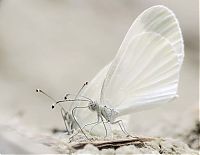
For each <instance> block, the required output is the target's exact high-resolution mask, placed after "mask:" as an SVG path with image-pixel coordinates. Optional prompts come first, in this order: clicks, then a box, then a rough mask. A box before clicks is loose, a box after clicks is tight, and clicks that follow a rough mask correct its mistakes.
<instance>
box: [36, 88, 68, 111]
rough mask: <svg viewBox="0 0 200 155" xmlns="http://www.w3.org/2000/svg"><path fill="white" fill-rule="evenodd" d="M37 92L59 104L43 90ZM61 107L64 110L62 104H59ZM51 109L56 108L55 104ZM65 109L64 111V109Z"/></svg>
mask: <svg viewBox="0 0 200 155" xmlns="http://www.w3.org/2000/svg"><path fill="white" fill-rule="evenodd" d="M36 92H37V93H42V94H43V95H45V96H46V97H48V98H49V99H51V100H52V101H53V102H56V103H57V101H56V100H55V99H54V98H53V97H51V96H49V95H48V94H47V93H45V92H44V91H42V90H41V89H36ZM59 106H60V107H61V108H63V107H62V106H61V105H60V104H59ZM51 108H52V109H53V108H54V104H52V106H51ZM63 109H64V108H63Z"/></svg>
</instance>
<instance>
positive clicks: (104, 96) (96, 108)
mask: <svg viewBox="0 0 200 155" xmlns="http://www.w3.org/2000/svg"><path fill="white" fill-rule="evenodd" d="M183 59H184V43H183V37H182V32H181V29H180V26H179V22H178V20H177V18H176V16H175V14H174V13H173V12H172V11H171V10H169V9H168V8H167V7H165V6H161V5H158V6H153V7H150V8H149V9H147V10H145V11H144V12H143V13H142V14H140V15H139V16H138V17H137V18H136V20H135V21H134V22H133V24H132V25H131V27H130V29H129V30H128V32H127V34H126V36H125V38H124V40H123V42H122V44H121V46H120V48H119V50H118V52H117V54H116V56H115V57H114V58H113V60H112V61H111V62H110V63H108V64H107V65H106V66H105V67H104V68H103V69H102V70H101V71H100V72H99V73H98V74H97V75H96V76H95V77H94V78H93V79H92V80H91V82H89V84H88V85H87V86H86V87H85V88H84V89H81V91H79V93H78V95H76V97H75V98H74V99H73V100H68V99H67V98H65V100H63V101H61V102H66V101H80V102H76V103H74V104H71V106H70V108H69V111H68V112H69V115H70V116H72V117H73V119H72V118H70V119H69V120H67V122H68V124H70V123H71V127H70V129H69V130H70V131H71V130H74V129H77V124H78V126H79V128H80V129H81V130H82V129H83V128H84V127H86V126H88V125H92V124H93V127H92V128H90V129H93V128H94V127H95V126H96V125H98V124H99V123H103V125H104V127H105V128H106V125H105V123H109V124H119V126H120V128H121V129H122V131H123V132H124V133H125V134H128V133H127V131H126V130H125V128H124V125H123V122H122V120H123V119H119V118H123V116H125V115H128V114H132V113H134V112H136V111H141V110H144V109H146V108H150V107H152V106H156V105H161V104H164V103H167V102H169V101H171V100H172V99H174V98H176V97H177V89H178V83H179V74H180V69H181V66H182V63H183ZM81 101H86V102H81ZM57 103H60V102H59V101H58V102H56V104H57ZM56 104H54V105H53V106H55V105H56ZM80 108H81V110H80ZM88 109H89V110H90V111H92V112H90V111H88ZM96 119H97V121H95V120H96ZM88 122H92V123H88ZM75 123H76V125H74V126H76V128H73V124H75ZM94 131H95V132H94V134H99V135H102V132H103V130H102V128H100V127H98V128H97V129H96V130H94ZM82 132H83V131H82ZM106 135H107V130H106Z"/></svg>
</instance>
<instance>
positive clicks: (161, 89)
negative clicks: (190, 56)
mask: <svg viewBox="0 0 200 155" xmlns="http://www.w3.org/2000/svg"><path fill="white" fill-rule="evenodd" d="M179 68H180V64H179V61H178V56H177V53H176V52H175V51H174V48H173V46H172V45H171V43H170V42H169V41H168V40H167V39H165V38H164V37H162V36H161V35H160V34H157V33H153V32H145V33H142V34H139V35H137V36H135V37H133V38H132V39H131V40H130V41H129V44H127V48H126V49H125V50H124V52H123V54H121V55H120V56H119V55H117V56H116V57H115V58H114V60H113V62H112V64H111V66H110V68H109V70H108V73H107V75H106V79H105V81H104V85H103V88H102V92H103V94H102V96H101V97H102V101H103V102H104V104H106V105H107V104H108V105H110V107H113V108H116V109H118V111H119V112H120V115H124V114H127V113H130V112H133V111H134V110H138V109H141V108H142V109H143V108H144V107H146V106H150V105H154V104H159V103H164V102H166V101H169V100H170V99H172V98H174V97H175V96H176V94H177V86H178V79H179V70H180V69H179Z"/></svg>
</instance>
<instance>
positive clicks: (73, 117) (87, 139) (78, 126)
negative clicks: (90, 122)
mask: <svg viewBox="0 0 200 155" xmlns="http://www.w3.org/2000/svg"><path fill="white" fill-rule="evenodd" d="M80 108H88V106H85V107H75V108H74V109H73V110H72V116H73V118H74V121H75V122H76V123H77V125H78V127H79V129H80V130H81V132H82V133H83V134H84V136H85V137H86V138H87V140H90V139H89V138H88V136H87V135H86V134H85V132H84V131H83V130H82V128H81V126H80V124H79V123H78V121H77V120H76V118H75V116H74V112H75V110H76V109H80Z"/></svg>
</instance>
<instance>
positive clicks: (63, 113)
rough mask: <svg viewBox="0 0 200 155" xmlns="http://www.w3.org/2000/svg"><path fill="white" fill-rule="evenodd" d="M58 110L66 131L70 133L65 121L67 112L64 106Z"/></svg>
mask: <svg viewBox="0 0 200 155" xmlns="http://www.w3.org/2000/svg"><path fill="white" fill-rule="evenodd" d="M60 112H61V115H62V118H63V121H64V124H65V128H66V132H67V133H68V135H70V134H71V132H70V131H69V125H68V124H67V123H66V119H67V118H66V114H67V112H66V111H65V109H64V108H61V109H60Z"/></svg>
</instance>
